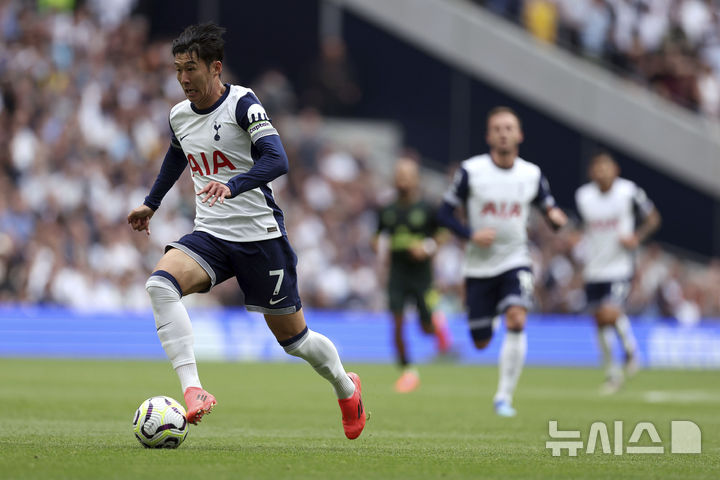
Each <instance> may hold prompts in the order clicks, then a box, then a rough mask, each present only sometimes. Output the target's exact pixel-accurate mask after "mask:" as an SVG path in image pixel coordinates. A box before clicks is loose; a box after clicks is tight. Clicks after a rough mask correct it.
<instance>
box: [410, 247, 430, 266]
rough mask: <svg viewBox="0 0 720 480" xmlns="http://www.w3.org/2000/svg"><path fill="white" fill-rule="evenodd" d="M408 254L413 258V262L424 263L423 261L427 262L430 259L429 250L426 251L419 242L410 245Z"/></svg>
mask: <svg viewBox="0 0 720 480" xmlns="http://www.w3.org/2000/svg"><path fill="white" fill-rule="evenodd" d="M408 252H410V256H411V257H412V258H413V260H417V261H418V262H422V261H423V260H427V258H428V252H427V250H425V247H424V246H423V244H422V242H417V243H413V244H412V245H410V248H408Z"/></svg>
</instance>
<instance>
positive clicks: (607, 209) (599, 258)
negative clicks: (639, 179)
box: [575, 178, 655, 282]
mask: <svg viewBox="0 0 720 480" xmlns="http://www.w3.org/2000/svg"><path fill="white" fill-rule="evenodd" d="M575 204H576V206H577V209H578V213H579V214H580V217H581V218H582V220H583V228H584V238H583V242H584V245H583V248H582V250H583V251H584V252H586V254H585V255H584V257H586V258H584V259H583V260H584V263H585V267H584V269H583V276H584V278H585V280H586V281H588V282H611V281H617V280H629V279H630V278H631V277H632V275H633V271H634V257H633V254H632V252H631V251H629V250H628V249H626V248H625V247H623V246H622V244H621V243H620V238H621V237H623V236H628V235H632V234H633V232H634V231H635V222H636V211H637V212H638V213H639V214H640V216H641V218H644V217H646V216H647V215H649V214H650V213H651V212H652V211H653V209H654V208H655V207H654V205H653V203H652V202H651V201H650V199H648V197H647V195H646V194H645V192H644V191H643V189H642V188H640V187H638V186H637V185H636V184H635V183H634V182H632V181H630V180H626V179H624V178H616V179H615V181H614V182H613V184H612V186H611V187H610V189H609V190H608V191H607V192H602V191H601V190H600V188H598V186H597V185H596V184H595V183H587V184H585V185H583V186H582V187H580V188H578V190H577V192H575Z"/></svg>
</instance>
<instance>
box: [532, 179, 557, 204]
mask: <svg viewBox="0 0 720 480" xmlns="http://www.w3.org/2000/svg"><path fill="white" fill-rule="evenodd" d="M532 204H533V205H535V206H536V207H537V208H539V209H541V210H543V211H545V210H547V209H548V208H552V207H555V206H556V205H557V204H556V203H555V197H553V196H552V193H551V192H550V182H548V180H547V178H546V177H545V175H543V174H542V173H541V174H540V178H539V179H538V190H537V195H535V198H534V199H533V201H532Z"/></svg>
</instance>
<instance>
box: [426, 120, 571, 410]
mask: <svg viewBox="0 0 720 480" xmlns="http://www.w3.org/2000/svg"><path fill="white" fill-rule="evenodd" d="M486 141H487V143H488V145H489V147H490V153H489V154H484V155H478V156H474V157H472V158H469V159H468V160H465V161H464V162H462V164H461V166H460V168H459V169H458V171H457V173H456V174H455V179H454V181H453V184H452V186H451V187H450V189H449V190H448V192H447V193H446V194H445V197H444V199H443V204H442V206H441V208H440V212H439V218H440V222H441V223H442V224H444V225H446V226H447V227H448V228H450V229H451V230H452V231H453V232H454V233H455V234H456V235H458V236H459V237H460V238H463V239H465V240H467V244H466V250H465V266H464V275H465V296H466V303H467V308H468V323H469V326H470V333H471V335H472V338H473V340H474V342H475V346H476V347H477V348H478V349H483V348H485V347H487V346H488V344H489V343H490V339H491V338H492V335H493V324H494V319H495V317H496V316H499V315H502V314H504V317H505V326H506V328H507V332H506V334H505V339H504V341H503V344H502V347H501V349H500V359H499V362H498V366H499V370H500V377H499V382H498V389H497V393H496V394H495V398H494V407H495V412H496V413H497V414H498V415H500V416H504V417H512V416H514V415H515V414H516V411H515V409H514V408H513V406H512V398H513V393H514V391H515V387H516V385H517V382H518V379H519V377H520V372H521V371H522V368H523V364H524V363H525V354H526V351H527V339H526V336H525V332H524V328H525V321H526V317H527V311H528V309H529V308H530V307H531V305H532V297H533V276H532V273H531V270H530V267H531V260H530V253H529V248H528V239H527V230H526V229H527V223H528V214H529V211H530V206H531V205H534V206H536V207H537V208H538V209H540V211H541V212H542V213H543V214H544V215H545V217H546V219H547V220H548V221H549V222H550V224H551V225H552V226H553V227H554V228H560V227H562V226H564V225H565V224H566V223H567V217H566V215H565V213H563V211H562V210H560V209H559V208H558V207H557V206H556V205H555V199H554V198H553V196H552V194H551V193H550V186H549V184H548V181H547V179H546V178H545V176H544V175H543V174H542V172H541V171H540V168H539V167H538V166H537V165H534V164H532V163H530V162H527V161H525V160H523V159H522V158H520V157H518V150H519V146H520V143H521V142H522V141H523V132H522V128H521V125H520V119H519V118H518V116H517V114H516V113H515V112H514V111H513V110H511V109H510V108H507V107H496V108H494V109H493V110H491V111H490V112H489V114H488V117H487V134H486ZM460 206H462V207H464V210H465V213H466V216H467V222H466V223H463V222H461V221H460V220H459V219H458V217H456V213H455V211H456V209H457V208H458V207H460Z"/></svg>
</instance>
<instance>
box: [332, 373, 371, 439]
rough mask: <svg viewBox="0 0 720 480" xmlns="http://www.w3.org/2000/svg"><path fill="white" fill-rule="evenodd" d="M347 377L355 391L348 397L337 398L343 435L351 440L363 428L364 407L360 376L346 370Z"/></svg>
mask: <svg viewBox="0 0 720 480" xmlns="http://www.w3.org/2000/svg"><path fill="white" fill-rule="evenodd" d="M348 377H350V380H352V382H353V383H354V384H355V392H354V393H353V394H352V396H351V397H349V398H342V399H338V404H340V411H342V424H343V430H345V436H346V437H347V438H349V439H350V440H353V439H355V438H357V437H359V436H360V434H361V433H362V431H363V428H365V419H366V418H367V417H366V415H365V407H364V406H363V402H362V397H361V391H362V388H361V386H360V377H359V376H358V374H357V373H353V372H348Z"/></svg>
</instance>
